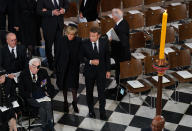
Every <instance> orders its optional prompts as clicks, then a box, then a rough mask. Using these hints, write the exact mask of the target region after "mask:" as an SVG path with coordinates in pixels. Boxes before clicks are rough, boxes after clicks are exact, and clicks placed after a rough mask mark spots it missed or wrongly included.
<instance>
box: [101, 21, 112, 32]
mask: <svg viewBox="0 0 192 131" xmlns="http://www.w3.org/2000/svg"><path fill="white" fill-rule="evenodd" d="M114 26H115V22H114V21H113V19H112V18H109V17H106V18H102V19H101V31H102V34H105V33H107V32H108V31H109V30H110V29H111V28H113V27H114Z"/></svg>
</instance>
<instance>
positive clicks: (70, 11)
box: [64, 2, 78, 18]
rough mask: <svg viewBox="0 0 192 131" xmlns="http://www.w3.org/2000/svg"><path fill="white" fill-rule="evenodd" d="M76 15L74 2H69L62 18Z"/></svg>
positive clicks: (76, 10)
mask: <svg viewBox="0 0 192 131" xmlns="http://www.w3.org/2000/svg"><path fill="white" fill-rule="evenodd" d="M77 15H78V9H77V4H76V2H70V3H69V9H68V10H67V12H66V13H65V15H64V18H70V17H77Z"/></svg>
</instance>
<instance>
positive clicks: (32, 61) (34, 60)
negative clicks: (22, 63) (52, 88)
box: [29, 58, 41, 65]
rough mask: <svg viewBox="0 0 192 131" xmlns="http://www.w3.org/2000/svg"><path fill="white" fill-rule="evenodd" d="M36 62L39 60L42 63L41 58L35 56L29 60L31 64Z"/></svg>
mask: <svg viewBox="0 0 192 131" xmlns="http://www.w3.org/2000/svg"><path fill="white" fill-rule="evenodd" d="M34 62H38V63H39V65H41V60H40V59H39V58H33V59H31V60H30V61H29V65H33V63H34Z"/></svg>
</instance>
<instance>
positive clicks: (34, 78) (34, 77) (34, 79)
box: [33, 74, 36, 83]
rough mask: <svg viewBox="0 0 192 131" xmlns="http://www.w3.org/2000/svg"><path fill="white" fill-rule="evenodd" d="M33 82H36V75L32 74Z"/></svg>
mask: <svg viewBox="0 0 192 131" xmlns="http://www.w3.org/2000/svg"><path fill="white" fill-rule="evenodd" d="M33 82H34V83H36V75H35V74H33Z"/></svg>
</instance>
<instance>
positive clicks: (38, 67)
mask: <svg viewBox="0 0 192 131" xmlns="http://www.w3.org/2000/svg"><path fill="white" fill-rule="evenodd" d="M32 66H33V68H37V69H40V67H41V66H40V65H38V66H36V65H34V64H32Z"/></svg>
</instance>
